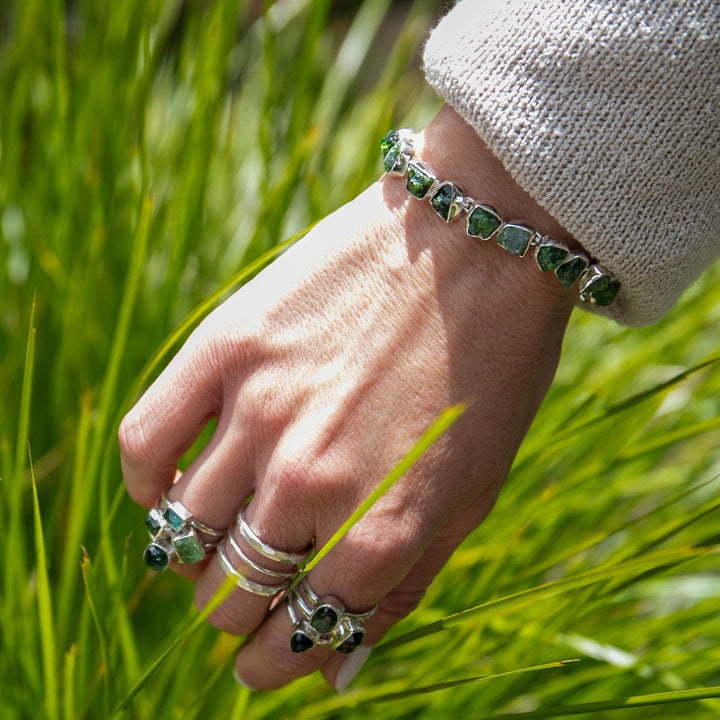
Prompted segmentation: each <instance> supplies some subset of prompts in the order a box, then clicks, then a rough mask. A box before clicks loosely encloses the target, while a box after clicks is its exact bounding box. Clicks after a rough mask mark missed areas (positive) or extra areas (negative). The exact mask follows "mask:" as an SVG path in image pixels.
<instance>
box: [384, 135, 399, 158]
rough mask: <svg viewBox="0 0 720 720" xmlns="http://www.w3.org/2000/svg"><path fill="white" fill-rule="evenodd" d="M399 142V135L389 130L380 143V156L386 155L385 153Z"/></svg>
mask: <svg viewBox="0 0 720 720" xmlns="http://www.w3.org/2000/svg"><path fill="white" fill-rule="evenodd" d="M398 140H400V133H399V132H398V131H397V130H390V132H388V134H387V135H386V136H385V137H384V138H383V139H382V140H381V141H380V151H381V152H382V156H383V157H385V155H387V151H388V150H389V149H390V148H391V147H392V146H393V145H395V143H397V142H398Z"/></svg>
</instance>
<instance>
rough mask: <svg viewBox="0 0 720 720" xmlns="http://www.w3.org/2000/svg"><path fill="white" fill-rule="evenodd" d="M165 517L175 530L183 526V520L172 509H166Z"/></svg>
mask: <svg viewBox="0 0 720 720" xmlns="http://www.w3.org/2000/svg"><path fill="white" fill-rule="evenodd" d="M163 517H164V518H165V519H166V520H167V523H168V525H169V526H170V527H171V528H172V529H173V530H179V529H180V527H181V526H182V524H183V519H182V518H181V517H180V516H179V515H178V514H177V513H176V512H175V511H174V510H173V509H172V508H171V507H166V508H165V512H164V513H163Z"/></svg>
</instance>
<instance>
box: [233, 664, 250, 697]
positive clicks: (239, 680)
mask: <svg viewBox="0 0 720 720" xmlns="http://www.w3.org/2000/svg"><path fill="white" fill-rule="evenodd" d="M233 677H234V678H235V682H236V683H237V684H238V685H239V686H240V687H244V688H245V689H246V690H247V691H248V692H255V688H254V687H250V686H249V685H248V684H247V683H246V682H245V681H244V680H243V679H242V678H241V677H240V673H238V671H237V668H235V669H234V670H233Z"/></svg>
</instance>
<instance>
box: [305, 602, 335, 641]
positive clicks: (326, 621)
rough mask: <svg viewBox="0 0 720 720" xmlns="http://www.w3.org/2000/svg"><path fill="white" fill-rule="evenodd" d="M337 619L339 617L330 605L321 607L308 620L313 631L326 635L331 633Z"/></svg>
mask: <svg viewBox="0 0 720 720" xmlns="http://www.w3.org/2000/svg"><path fill="white" fill-rule="evenodd" d="M339 619H340V617H339V615H338V613H337V611H336V610H335V608H333V607H331V606H330V605H321V606H320V607H319V608H317V610H315V612H313V614H312V617H311V618H310V626H311V627H312V628H313V630H317V631H318V632H319V633H322V634H323V635H327V634H328V633H329V632H332V630H333V628H334V627H335V625H337V621H338V620H339Z"/></svg>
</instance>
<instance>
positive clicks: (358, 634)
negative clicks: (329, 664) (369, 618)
mask: <svg viewBox="0 0 720 720" xmlns="http://www.w3.org/2000/svg"><path fill="white" fill-rule="evenodd" d="M364 637H365V633H364V632H363V631H362V630H356V631H355V632H353V633H351V634H350V636H349V637H348V638H347V639H345V640H343V642H341V643H340V644H339V645H338V646H337V647H336V648H335V649H336V650H337V651H338V652H341V653H345V655H347V654H349V653H351V652H352V651H353V650H355V648H356V647H358V646H359V645H360V644H362V641H363V638H364Z"/></svg>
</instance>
